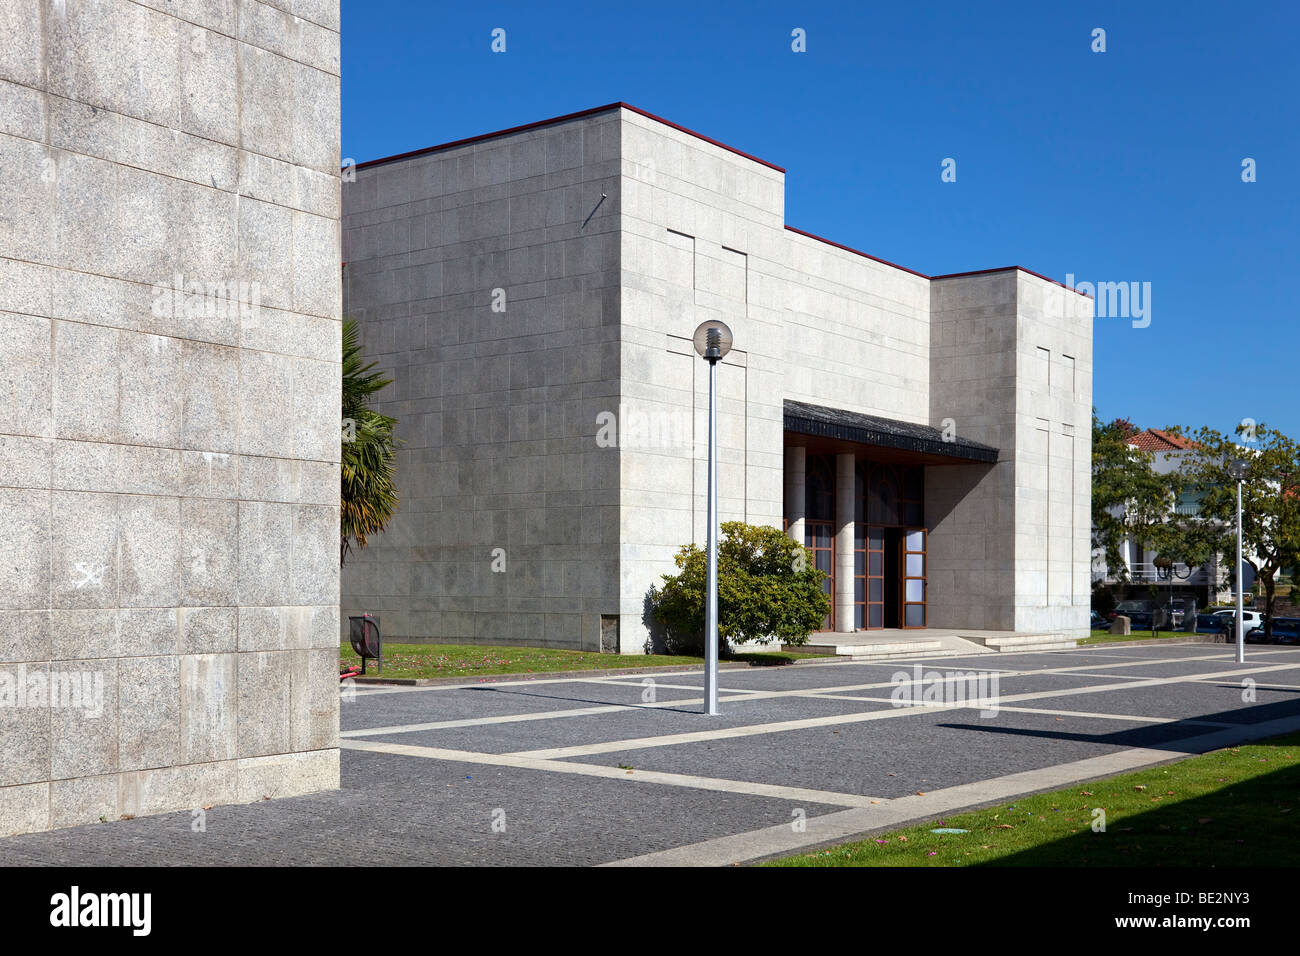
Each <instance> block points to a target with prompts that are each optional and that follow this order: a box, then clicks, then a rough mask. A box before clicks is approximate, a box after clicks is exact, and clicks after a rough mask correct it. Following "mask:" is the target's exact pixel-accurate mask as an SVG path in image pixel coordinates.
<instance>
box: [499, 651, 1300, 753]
mask: <svg viewBox="0 0 1300 956" xmlns="http://www.w3.org/2000/svg"><path fill="white" fill-rule="evenodd" d="M1293 666H1294V665H1292V664H1275V665H1272V666H1270V667H1254V668H1242V669H1236V670H1232V671H1222V672H1220V673H1217V674H1194V675H1180V676H1177V677H1155V678H1151V679H1149V680H1145V681H1140V682H1136V683H1129V684H1101V685H1096V686H1090V687H1071V688H1064V689H1059V690H1046V691H1031V692H1028V693H1024V694H1010V695H1002V696H999V698H998V703H999V705H1001V704H1002V703H1004V702H1005V703H1014V702H1016V701H1022V700H1043V699H1046V698H1056V697H1075V696H1078V695H1080V694H1100V693H1106V692H1108V691H1113V690H1120V689H1123V690H1129V689H1132V688H1134V687H1159V686H1163V685H1166V684H1180V683H1189V682H1191V681H1195V680H1199V679H1203V678H1212V677H1225V676H1233V675H1239V674H1251V673H1257V674H1262V673H1267V672H1268V671H1275V670H1288V669H1290V668H1291V667H1293ZM841 689H846V690H847V689H857V688H841ZM964 709H971V710H979V709H981V708H980V705H979V704H974V705H970V704H967V703H964V702H963V703H960V704H956V703H954V704H930V705H927V706H925V707H899V708H894V709H890V710H873V711H867V712H865V713H858V714H836V715H831V716H826V717H804V718H801V719H798V720H781V721H774V722H772V723H766V724H749V725H747V726H742V727H721V728H717V729H714V730H697V731H691V732H688V733H680V734H664V735H662V736H657V737H634V738H630V739H627V740H606V741H601V742H599V743H591V744H578V745H576V746H572V747H547V748H542V749H539V750H518V751H514V752H513V753H512V754H511V756H524V755H528V756H532V757H543V758H546V759H551V760H558V759H564V758H568V757H589V756H594V755H596V754H602V753H616V752H618V751H622V750H648V749H650V748H652V747H675V746H678V745H680V744H691V743H701V742H703V741H706V740H725V739H730V738H736V737H753V736H758V735H761V734H775V733H784V732H787V731H791V730H808V729H811V728H814V727H829V726H834V725H837V724H854V723H861V722H863V721H868V720H889V719H891V718H895V717H904V716H910V715H914V714H917V713H925V712H933V711H936V710H964Z"/></svg>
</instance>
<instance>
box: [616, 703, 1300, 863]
mask: <svg viewBox="0 0 1300 956" xmlns="http://www.w3.org/2000/svg"><path fill="white" fill-rule="evenodd" d="M1296 730H1300V717H1286V718H1282V719H1279V720H1270V721H1266V722H1264V723H1261V724H1248V725H1239V726H1237V727H1234V728H1232V729H1229V730H1219V731H1215V732H1214V733H1209V734H1203V735H1200V736H1197V737H1189V738H1185V739H1183V740H1179V741H1175V742H1172V743H1171V744H1166V745H1165V747H1166V748H1169V747H1173V746H1177V747H1179V748H1180V750H1183V751H1185V752H1184V753H1171V751H1170V750H1169V749H1149V748H1134V749H1131V750H1122V751H1119V752H1118V753H1113V754H1103V755H1102V756H1099V757H1089V758H1086V759H1084V760H1076V761H1073V762H1071V763H1065V764H1058V765H1056V766H1053V767H1044V768H1041V769H1039V770H1026V771H1022V772H1020V773H1013V774H1008V775H1007V776H1004V777H995V778H993V779H990V780H981V781H978V782H975V783H968V784H961V785H959V786H955V787H946V788H944V789H942V790H932V791H930V792H929V793H925V794H920V795H917V796H909V797H898V798H896V799H893V800H885V801H883V802H882V803H880V804H879V805H876V806H870V807H865V808H857V809H852V810H840V811H837V812H835V813H828V814H824V815H822V816H817V817H809V818H808V819H807V820H805V821H804V823H805V829H804V832H803V833H795V832H793V829H792V828H791V827H790V825H789V824H788V823H782V824H778V825H776V826H772V827H765V828H763V829H760V830H751V831H749V832H748V833H738V834H735V835H733V836H726V837H718V838H715V839H712V840H705V841H703V842H700V843H693V844H689V845H687V846H682V847H677V848H675V849H672V850H662V851H659V852H657V853H647V854H643V855H641V856H635V857H629V858H627V859H623V860H616V861H613V862H611V863H607V864H605V865H606V866H727V865H731V864H734V863H746V862H749V861H751V860H759V859H763V858H765V857H772V856H778V855H785V854H792V853H798V852H800V851H803V850H807V849H809V848H812V847H817V846H821V845H825V844H829V843H833V842H841V841H845V840H850V839H854V838H857V837H860V836H862V835H864V834H866V833H869V832H870V831H873V830H880V829H882V828H886V827H888V828H890V829H894V828H901V827H903V826H907V825H909V824H913V823H916V822H918V821H920V820H925V819H928V818H932V817H939V816H946V815H952V814H953V813H956V812H960V811H962V810H966V809H970V808H974V807H979V806H984V805H988V804H994V803H999V802H1001V801H1003V800H1008V799H1011V798H1014V797H1020V796H1024V795H1026V794H1031V793H1039V792H1042V791H1046V790H1057V789H1061V788H1064V787H1068V786H1070V785H1072V784H1075V783H1082V782H1084V781H1086V780H1095V779H1097V778H1100V777H1109V776H1113V775H1115V774H1118V773H1124V772H1126V771H1129V770H1137V769H1140V768H1142V767H1147V766H1151V765H1152V764H1159V763H1165V762H1168V761H1170V760H1172V759H1179V758H1181V757H1184V756H1192V755H1194V754H1197V753H1205V752H1207V751H1211V750H1219V749H1221V748H1224V747H1231V746H1234V745H1235V744H1239V743H1245V742H1247V741H1251V740H1260V739H1262V738H1265V737H1273V736H1276V735H1278V734H1285V733H1290V732H1292V731H1296Z"/></svg>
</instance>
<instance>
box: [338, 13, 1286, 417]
mask: <svg viewBox="0 0 1300 956" xmlns="http://www.w3.org/2000/svg"><path fill="white" fill-rule="evenodd" d="M496 27H501V28H504V29H505V30H506V44H507V48H506V52H505V53H504V54H494V53H492V52H491V50H490V43H491V31H492V30H493V28H496ZM796 27H799V28H802V29H804V30H805V31H806V35H807V52H806V53H801V54H796V53H793V52H792V51H791V48H790V45H791V30H793V29H794V28H796ZM1097 27H1100V28H1103V29H1105V31H1106V52H1104V53H1094V52H1092V49H1091V46H1092V43H1093V38H1092V31H1093V30H1094V28H1097ZM1298 37H1300V3H1295V2H1281V0H1265V2H1258V3H1256V2H1246V3H1234V4H1206V3H1186V2H1183V3H1172V2H1170V3H1165V2H1159V3H1157V2H1145V0H1144V2H1140V3H1135V2H1125V3H1054V2H1053V3H1043V2H1041V0H1039V2H1033V3H983V4H979V3H970V2H966V3H947V2H934V3H924V4H922V3H902V4H899V3H893V4H874V3H871V4H868V3H843V4H837V3H806V2H800V3H789V2H787V3H772V2H763V0H758V2H749V3H741V2H727V3H705V2H700V0H696V2H691V3H686V2H677V0H656V2H654V3H617V2H605V3H577V2H558V3H547V2H529V3H522V2H517V3H464V4H449V3H424V2H406V3H402V2H396V0H366V2H358V0H344V4H343V155H344V156H345V157H351V158H353V159H355V160H357V161H364V160H366V159H374V158H377V157H380V156H386V155H391V154H393V153H397V152H402V151H405V150H409V149H417V148H420V147H422V146H429V145H433V144H436V143H441V142H446V141H448V140H453V139H458V138H461V137H465V136H472V135H476V134H478V133H484V132H489V131H492V130H497V129H504V128H506V127H510V126H516V125H519V124H522V123H528V122H533V121H535V120H539V119H545V118H547V117H551V116H556V115H560V114H563V113H568V112H573V111H575V110H580V109H586V108H588V107H592V106H598V105H601V104H605V103H610V102H614V101H617V100H623V101H626V102H629V103H632V104H633V105H635V106H638V107H640V108H642V109H644V110H648V111H649V112H652V113H656V114H658V115H660V116H663V117H665V118H666V119H670V120H672V121H673V122H675V123H678V124H680V125H683V126H686V127H688V128H690V129H693V130H696V131H697V132H700V133H703V134H704V135H706V136H710V137H712V138H714V139H717V140H721V141H722V142H724V143H727V144H728V145H731V146H734V147H735V148H737V149H741V150H744V151H746V152H749V153H752V154H754V155H756V156H760V157H762V158H763V159H766V160H768V161H770V162H773V163H776V164H777V165H779V166H784V167H785V168H786V170H787V175H786V222H787V223H788V224H789V225H792V226H796V227H798V228H801V229H805V230H807V231H809V232H813V233H816V234H818V235H822V236H825V237H827V238H830V239H834V240H835V241H837V242H841V243H844V244H845V245H849V246H853V247H854V248H858V249H862V250H863V251H866V252H869V253H871V254H873V255H876V256H880V257H882V258H884V259H888V260H890V261H893V262H897V263H899V264H900V265H905V266H908V267H909V268H912V269H916V270H919V271H921V272H924V273H928V274H932V275H934V274H942V273H948V272H963V271H968V270H973V269H983V268H992V267H996V266H1006V265H1021V266H1024V267H1025V268H1028V269H1032V270H1034V271H1035V272H1039V273H1042V274H1044V275H1047V276H1049V277H1051V278H1054V279H1057V280H1059V281H1064V280H1065V279H1066V276H1067V275H1068V274H1073V275H1074V277H1075V281H1076V282H1082V281H1090V282H1125V283H1129V282H1136V283H1139V286H1140V284H1141V283H1147V282H1149V283H1150V284H1151V285H1150V290H1151V298H1150V303H1149V304H1150V324H1149V325H1148V326H1147V327H1146V328H1134V327H1133V322H1132V321H1131V320H1130V319H1128V318H1113V317H1107V318H1099V319H1098V320H1097V322H1096V327H1095V334H1094V364H1095V367H1096V370H1095V374H1094V385H1093V390H1094V402H1095V404H1096V405H1097V407H1098V410H1099V412H1100V413H1101V415H1102V416H1103V417H1104V418H1107V419H1110V418H1114V417H1116V416H1121V415H1122V416H1125V417H1128V418H1131V419H1132V420H1133V421H1134V422H1136V423H1138V424H1139V425H1143V426H1155V427H1162V426H1165V425H1173V424H1186V425H1192V426H1199V425H1202V424H1205V425H1210V426H1212V427H1215V428H1220V429H1224V430H1228V429H1231V428H1232V427H1233V426H1234V425H1235V424H1236V423H1237V422H1239V421H1240V420H1242V419H1243V418H1251V419H1254V420H1256V421H1263V422H1265V423H1267V424H1269V425H1270V426H1273V427H1277V428H1280V429H1282V430H1283V431H1285V432H1287V433H1288V434H1290V435H1292V436H1293V437H1297V438H1300V401H1297V398H1298V396H1300V390H1298V389H1297V388H1296V385H1297V381H1298V379H1300V350H1297V348H1296V345H1297V342H1298V341H1300V332H1298V331H1297V327H1298V326H1300V309H1298V308H1297V301H1300V298H1298V295H1300V290H1298V289H1297V284H1296V279H1297V278H1298V277H1300V268H1297V253H1298V252H1300V239H1298V238H1297V235H1298V231H1300V198H1298V194H1300V189H1298V188H1297V175H1298V173H1300V171H1298V170H1297V169H1296V168H1294V167H1295V164H1297V162H1300V119H1298V117H1300V106H1298V105H1297V92H1298V91H1300V56H1297V54H1296V52H1295V50H1296V43H1297V38H1298ZM948 157H951V158H953V159H955V160H956V162H957V166H956V172H957V181H956V182H954V183H944V182H941V180H940V164H941V162H942V161H943V159H945V158H948ZM1246 157H1250V158H1252V159H1254V160H1255V161H1256V164H1257V181H1256V182H1254V183H1243V182H1242V178H1241V174H1242V166H1241V164H1242V160H1243V159H1244V158H1246Z"/></svg>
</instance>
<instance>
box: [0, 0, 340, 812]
mask: <svg viewBox="0 0 1300 956" xmlns="http://www.w3.org/2000/svg"><path fill="white" fill-rule="evenodd" d="M338 14H339V10H338V2H337V0H272V2H256V0H240V2H231V3H180V4H177V3H173V2H168V0H142V2H132V0H5V2H4V3H3V4H0V36H3V37H4V42H3V44H0V167H2V168H4V170H5V181H6V186H5V188H4V190H3V192H2V193H0V508H2V509H3V510H4V512H5V514H6V515H7V516H8V517H9V532H8V533H7V534H6V535H5V536H4V538H3V540H0V742H2V744H3V751H4V754H5V759H4V761H3V762H0V833H14V832H22V831H30V830H39V829H44V828H49V827H59V826H67V825H73V824H78V823H88V822H94V821H97V820H100V819H108V820H113V819H117V818H119V817H122V816H128V815H139V814H146V813H156V812H161V811H165V810H174V809H185V808H196V807H202V806H208V805H211V804H219V803H231V802H242V801H250V800H258V799H261V798H262V797H266V796H272V797H274V796H284V795H291V794H297V793H303V792H307V791H312V790H319V789H325V788H331V787H336V786H337V785H338V750H337V733H338V690H337V672H336V665H337V637H338V632H339V620H338V580H339V578H338V488H339V465H338V462H339V437H340V432H339V329H340V288H339V260H340V256H339V245H340V237H339V202H340V198H339V172H338V165H339V20H338ZM42 691H43V692H42Z"/></svg>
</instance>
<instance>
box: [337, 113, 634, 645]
mask: <svg viewBox="0 0 1300 956" xmlns="http://www.w3.org/2000/svg"><path fill="white" fill-rule="evenodd" d="M618 172H619V121H618V113H617V112H612V113H611V112H606V113H600V114H596V115H592V116H588V117H583V118H578V119H573V120H571V121H567V122H563V123H558V124H553V125H549V126H546V127H544V128H539V129H536V130H532V131H526V132H520V133H517V134H514V135H511V136H504V137H496V138H491V139H487V140H483V141H480V142H474V143H468V144H464V145H460V146H455V147H453V148H449V149H445V150H436V151H433V152H429V153H426V154H424V155H418V156H413V157H408V158H405V159H401V160H397V161H394V162H379V163H376V164H374V165H370V164H366V165H363V166H362V167H361V168H359V169H357V171H356V181H355V182H347V183H345V184H344V188H343V209H344V223H345V231H344V240H345V245H344V258H345V260H346V262H347V266H346V268H345V269H344V283H345V286H344V296H345V309H346V312H347V314H348V315H349V316H351V317H353V318H355V319H356V320H357V321H358V323H359V325H360V328H361V336H362V342H363V346H364V349H365V353H366V356H367V358H369V359H373V360H375V361H377V362H378V363H379V365H380V367H381V368H383V369H384V370H385V371H386V372H387V373H389V375H390V376H391V378H392V379H393V383H392V384H391V385H390V386H388V387H387V388H386V389H384V390H383V391H382V392H381V393H380V394H379V398H380V402H379V404H378V405H377V407H378V408H379V409H380V410H381V411H383V412H384V413H385V414H389V415H392V416H394V417H396V418H397V419H398V420H399V424H398V427H397V429H396V433H397V436H398V437H399V438H400V439H401V441H402V442H403V445H402V447H401V449H400V450H399V452H398V456H397V461H398V465H397V468H398V471H397V474H398V491H399V494H400V495H401V504H400V506H399V508H398V510H397V513H396V515H395V516H394V518H393V521H392V523H391V524H390V526H389V528H388V530H387V531H386V532H385V533H384V534H382V535H377V536H375V537H374V538H373V539H372V540H371V543H370V545H369V547H368V548H366V549H365V550H357V549H354V551H353V553H352V554H351V555H350V556H349V558H348V561H347V564H346V565H345V567H344V572H343V610H344V616H345V617H346V616H347V615H350V614H359V613H362V612H367V611H368V612H372V613H375V614H378V615H379V617H380V621H381V625H382V630H383V634H384V636H385V638H386V639H388V640H397V639H401V638H407V639H412V638H413V639H431V638H437V639H439V640H442V641H450V642H453V643H473V644H492V643H496V644H526V645H533V646H550V647H561V648H569V649H584V650H597V649H599V648H600V647H601V620H602V616H604V617H606V618H611V617H613V616H615V615H617V613H618V551H617V548H618V540H619V532H618V501H619V456H620V449H619V446H618V444H617V441H613V442H602V441H599V440H598V438H599V436H600V434H601V431H602V418H601V416H602V414H613V415H617V413H618V410H619V407H618V399H619V390H618V374H619V371H618V361H619V335H620V329H619V324H618V323H619V234H618V223H619V209H620V204H621V191H620V188H619V186H620V183H619V176H618ZM344 623H346V622H344ZM609 639H610V628H609V627H608V621H607V626H606V640H607V641H608V640H609Z"/></svg>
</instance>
